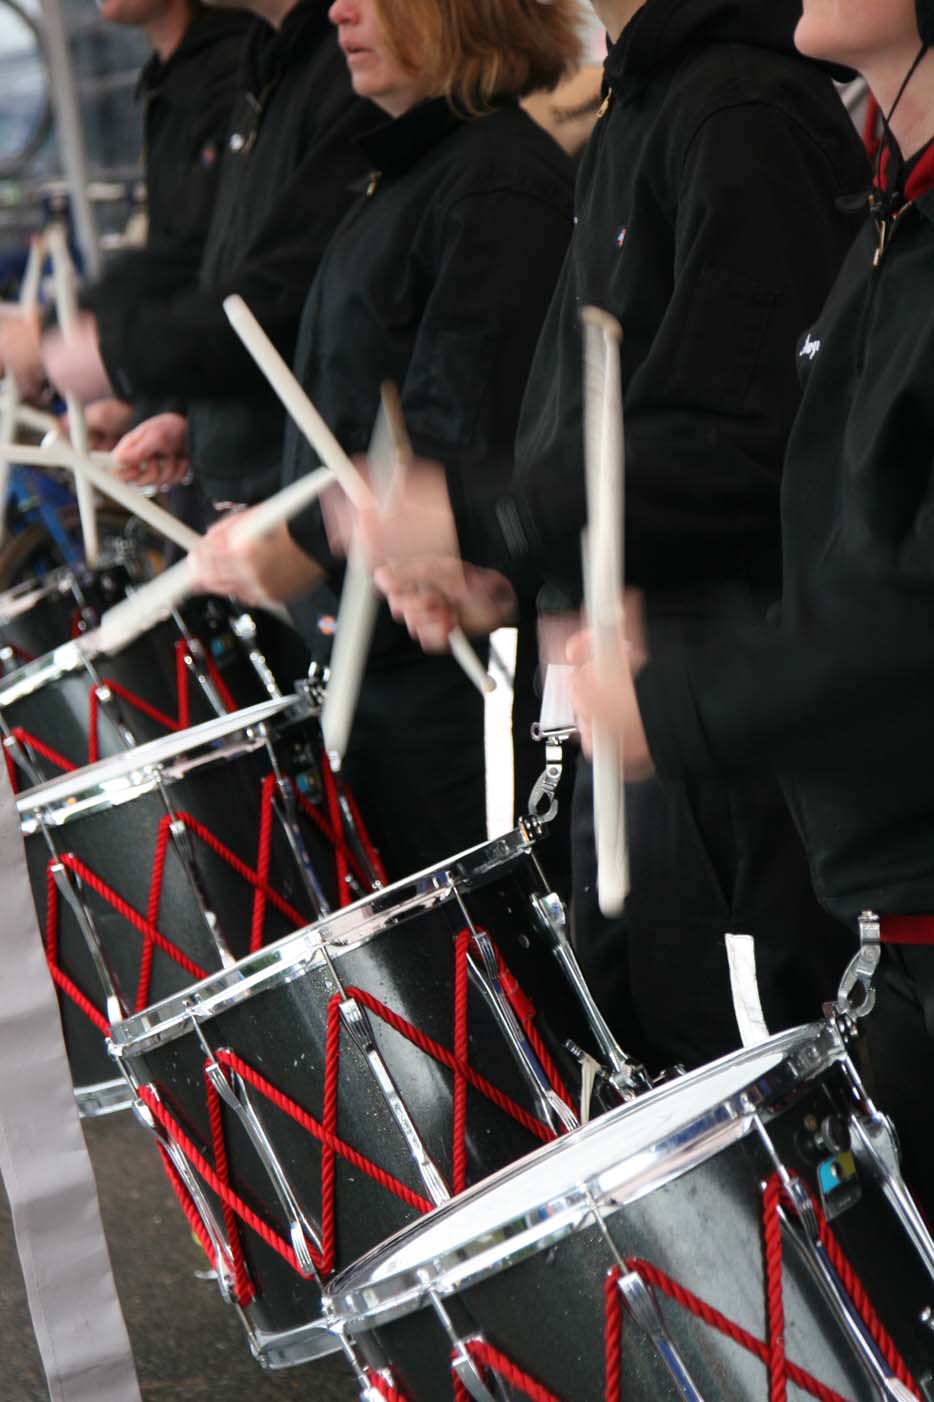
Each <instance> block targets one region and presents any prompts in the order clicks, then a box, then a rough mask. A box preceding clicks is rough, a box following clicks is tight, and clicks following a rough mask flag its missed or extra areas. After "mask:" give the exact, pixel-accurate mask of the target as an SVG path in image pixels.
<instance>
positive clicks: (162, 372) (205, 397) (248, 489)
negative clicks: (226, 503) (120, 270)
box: [99, 0, 373, 501]
mask: <svg viewBox="0 0 934 1402" xmlns="http://www.w3.org/2000/svg"><path fill="white" fill-rule="evenodd" d="M327 11H328V5H327V3H326V0H299V3H298V4H297V5H296V6H295V8H294V9H293V10H291V11H289V13H288V15H287V16H286V18H285V20H284V22H283V24H282V27H281V29H279V30H278V31H274V30H272V29H270V28H269V26H268V25H266V24H265V23H263V22H262V21H257V22H256V23H255V24H254V26H253V28H252V30H251V31H250V35H249V38H248V41H247V46H246V51H245V53H244V59H243V64H244V66H243V70H242V72H241V75H240V94H241V96H240V99H239V101H238V104H237V107H236V110H235V112H234V115H233V120H232V124H231V129H230V130H231V134H230V137H229V140H228V143H227V147H226V149H225V151H224V156H223V161H222V169H221V177H220V185H219V189H218V194H217V199H216V202H215V207H214V215H213V218H212V222H211V227H210V231H209V234H208V239H207V244H206V248H205V252H204V257H203V260H202V264H201V269H200V275H199V278H198V283H197V285H191V286H189V287H188V288H186V289H185V290H183V291H180V292H177V293H176V294H175V295H165V286H164V284H162V285H160V281H159V279H160V277H161V276H162V272H161V269H160V268H159V266H158V264H155V265H151V269H150V277H149V283H148V287H145V288H144V289H143V297H142V298H141V300H140V301H138V302H137V304H136V305H134V306H131V307H127V306H125V305H121V306H119V307H113V308H109V309H107V311H106V312H105V313H104V314H103V315H101V314H100V313H99V326H100V338H101V349H102V353H103V356H104V361H105V364H106V366H107V369H108V372H109V374H110V377H111V380H112V382H113V384H114V386H115V388H116V389H117V391H118V392H119V393H121V394H124V395H128V396H130V397H132V396H135V395H140V394H150V395H167V396H171V395H177V394H179V393H183V394H185V395H186V396H187V401H188V415H189V428H190V433H191V448H192V461H193V464H194V467H195V470H196V472H197V474H198V478H199V481H200V482H201V485H202V486H203V488H204V490H205V491H206V492H207V494H208V495H209V496H214V497H223V498H230V499H234V500H240V501H253V500H257V499H259V498H260V497H262V496H265V495H267V494H268V493H269V491H271V490H272V489H274V488H275V486H276V485H277V484H278V479H279V470H280V464H281V459H282V431H283V422H284V414H283V411H282V410H281V408H280V406H279V404H278V401H277V400H276V399H275V398H274V396H273V395H272V392H271V391H269V390H268V389H267V387H266V385H265V381H264V380H263V379H262V377H261V376H260V374H259V372H258V371H257V370H256V369H255V367H254V365H253V363H252V361H251V360H250V358H249V356H248V355H247V353H246V352H245V351H244V350H243V349H242V347H241V346H240V342H239V341H238V339H237V337H236V336H235V335H234V333H233V331H232V330H231V329H230V327H229V326H228V324H227V319H226V317H225V316H224V312H223V309H222V305H221V304H222V301H223V299H224V297H226V296H227V295H228V294H229V293H231V292H239V293H240V295H241V296H242V297H243V298H244V299H245V300H246V302H247V303H248V305H249V306H250V307H251V308H252V310H253V311H254V313H255V314H256V316H257V317H258V318H259V320H260V322H261V323H262V324H263V326H264V327H265V329H266V330H267V332H268V333H269V334H270V336H272V338H273V340H274V341H275V342H276V344H277V345H278V347H279V349H280V350H281V351H282V353H283V355H285V357H286V358H287V359H291V357H292V352H293V349H294V343H295V336H296V332H297V329H298V321H299V316H300V312H301V306H302V302H303V300H304V297H305V294H306V292H307V290H308V287H309V285H310V283H311V281H312V279H313V277H314V275H315V272H316V270H317V266H318V262H319V260H320V258H321V254H322V252H323V250H324V248H325V246H326V244H327V242H328V239H329V238H330V236H331V234H332V232H333V230H334V228H335V226H336V225H337V223H338V222H339V220H340V218H341V216H342V215H343V213H344V211H345V210H346V208H347V206H348V204H349V202H350V200H351V198H352V196H351V192H350V186H351V185H352V183H353V182H354V180H355V178H359V176H360V175H361V173H362V172H363V171H364V170H365V168H366V165H365V161H364V160H363V157H362V156H361V154H360V153H359V151H358V149H357V148H356V146H355V145H354V144H353V138H354V136H356V135H357V134H358V132H359V131H360V130H362V129H363V128H364V127H366V126H368V125H372V122H373V109H372V108H370V107H369V105H368V104H366V103H363V102H360V101H358V100H357V99H356V98H355V97H354V95H353V91H352V89H351V86H350V80H349V77H348V74H347V68H346V64H345V63H344V59H343V56H342V54H341V52H340V49H339V48H338V46H337V41H336V36H335V34H334V31H333V30H332V28H331V25H330V24H329V22H328V18H327ZM150 292H154V293H155V295H148V294H149V293H150Z"/></svg>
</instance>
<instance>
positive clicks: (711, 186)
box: [458, 0, 868, 598]
mask: <svg viewBox="0 0 934 1402" xmlns="http://www.w3.org/2000/svg"><path fill="white" fill-rule="evenodd" d="M800 8H801V7H800V3H799V0H773V2H772V3H770V4H768V5H762V4H758V3H755V2H754V0H693V2H692V3H691V4H690V5H685V4H682V3H679V0H647V3H646V5H645V6H644V8H643V9H642V10H640V11H639V12H638V13H637V14H636V16H635V18H634V19H633V20H632V21H631V22H630V24H629V25H628V26H627V28H626V29H625V31H624V33H623V34H622V36H621V38H620V39H619V41H618V42H617V43H616V44H615V45H614V47H613V48H612V49H611V51H610V53H609V56H608V58H607V62H606V82H607V104H606V108H605V111H604V114H603V116H602V118H601V119H600V121H599V122H598V124H597V127H596V130H595V132H594V135H593V137H592V139H591V142H590V145H589V147H588V149H587V151H586V152H585V154H584V157H583V161H582V165H581V170H580V175H579V178H578V199H577V228H576V230H575V235H574V240H573V243H572V246H571V250H570V253H569V256H568V260H567V263H566V265H565V268H564V273H563V276H562V279H561V283H560V285H559V287H558V290H557V293H556V296H555V299H554V302H553V304H552V307H551V311H550V313H549V316H548V319H547V322H546V324H545V328H544V331H543V333H542V338H541V342H540V345H539V351H538V354H537V357H536V360H535V363H534V366H533V370H532V375H531V379H530V382H529V388H528V393H527V395H526V398H525V404H524V406H523V412H522V421H521V425H520V429H519V437H518V443H517V465H518V473H517V481H516V484H515V491H514V493H512V494H511V496H510V497H508V498H506V499H504V500H502V501H500V502H499V503H498V504H497V508H496V510H495V511H493V512H491V511H490V509H489V508H490V505H491V503H489V502H484V501H479V502H473V503H472V502H471V501H470V500H467V501H464V502H461V503H459V504H458V507H459V509H458V518H459V526H460V529H461V536H462V546H463V549H464V553H465V556H466V558H468V559H476V560H477V561H478V562H479V563H490V564H499V565H500V567H501V568H505V569H506V570H507V572H509V573H512V574H513V575H514V577H516V576H518V577H521V575H522V572H523V570H524V569H527V568H528V567H529V566H531V567H532V570H533V572H534V573H536V574H537V575H538V576H540V577H545V578H546V579H549V580H550V581H557V582H560V583H561V584H562V586H563V587H564V590H565V591H566V592H567V593H570V594H571V595H572V596H573V597H574V598H576V597H577V596H578V587H579V586H578V575H579V550H580V545H579V538H580V529H581V527H582V526H583V524H584V517H585V499H584V478H583V462H582V457H583V442H582V394H581V334H580V325H579V311H580V307H581V306H582V305H583V304H585V303H588V302H592V303H595V304H596V305H597V306H600V307H603V308H605V309H607V310H609V311H611V312H612V313H613V314H614V315H615V316H616V317H618V319H619V320H620V322H621V324H622V327H623V334H624V341H623V349H622V371H623V381H624V390H625V410H626V473H627V485H626V495H627V543H626V559H627V573H628V576H629V579H630V582H631V583H633V584H635V585H639V586H641V587H643V588H645V589H648V590H651V591H653V592H654V593H658V592H662V593H670V594H675V595H682V596H683V595H684V594H685V593H686V592H687V593H689V594H691V595H692V596H694V595H696V593H697V591H698V590H700V589H703V588H704V587H705V586H709V587H710V588H712V589H716V588H717V587H718V585H719V584H720V583H721V582H722V581H737V580H739V581H746V582H748V583H749V584H751V585H752V586H754V588H755V589H756V590H759V591H764V592H765V593H770V592H771V593H772V594H773V596H774V594H775V593H777V590H778V583H779V556H780V547H779V531H778V496H779V483H780V475H781V464H782V455H783V452H784V447H785V441H786V438H787V434H788V431H789V428H790V425H791V421H792V417H793V415H794V411H795V408H796V406H797V403H798V397H799V391H798V386H797V383H796V378H795V367H794V346H795V343H796V341H797V338H798V336H799V334H800V332H801V330H802V329H803V327H805V326H806V325H807V324H808V323H809V321H811V320H812V319H813V317H814V316H815V315H816V313H817V311H818V310H819V308H820V305H821V302H822V301H823V298H824V297H825V296H826V293H827V291H828V289H829V287H830V285H831V282H832V280H833V277H834V275H835V274H836V272H837V270H838V268H839V266H840V263H841V261H842V259H843V256H844V253H845V251H846V248H847V247H848V245H849V243H850V242H851V241H852V239H853V237H854V235H855V231H856V229H855V224H854V221H853V220H852V218H847V217H846V216H844V215H843V214H841V213H840V212H839V210H838V209H837V207H836V204H835V199H836V197H837V196H840V195H846V194H853V193H854V191H857V192H858V191H859V190H861V189H864V188H865V185H866V181H867V178H868V176H867V172H866V168H865V158H864V155H863V152H862V150H861V147H860V145H859V142H858V139H857V136H856V133H855V132H854V130H853V126H852V123H851V122H850V120H849V118H848V117H847V115H846V113H845V111H844V109H843V107H842V104H841V103H840V101H839V99H838V97H837V94H836V92H835V91H834V89H833V86H832V84H831V81H830V78H829V76H828V75H827V74H825V73H824V72H823V71H821V70H820V69H819V68H818V67H816V66H815V65H813V64H811V63H808V62H806V61H804V60H803V59H801V58H800V57H798V56H797V55H796V54H795V52H794V50H793V43H792V36H793V31H794V26H795V22H796V19H797V18H798V17H799V16H800ZM491 520H492V521H493V522H495V524H496V527H497V531H496V533H495V536H494V537H492V538H491V533H490V529H489V527H490V522H491ZM496 537H498V538H496Z"/></svg>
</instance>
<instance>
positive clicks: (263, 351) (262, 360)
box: [224, 296, 491, 693]
mask: <svg viewBox="0 0 934 1402" xmlns="http://www.w3.org/2000/svg"><path fill="white" fill-rule="evenodd" d="M224 311H225V312H226V313H227V318H228V320H229V322H230V324H231V326H232V327H233V329H234V331H236V333H237V335H238V336H239V337H240V340H241V341H242V342H243V344H244V346H245V347H246V349H247V350H248V351H249V352H250V355H251V356H252V357H253V359H254V360H255V361H256V364H257V366H258V367H259V369H260V370H261V371H262V372H263V374H264V375H265V377H266V379H267V380H268V381H269V384H270V386H271V387H272V389H273V390H274V391H275V393H276V394H277V395H278V397H279V399H280V400H281V402H282V404H283V405H284V406H285V408H286V409H287V410H288V412H289V414H290V415H291V417H292V418H293V419H294V421H295V423H296V425H297V426H298V428H299V430H300V431H301V433H302V434H303V435H304V437H305V438H307V440H308V442H309V443H310V444H311V446H312V447H313V448H314V450H315V452H316V453H317V454H318V456H319V458H320V459H321V461H322V462H323V463H324V465H325V467H329V468H330V469H331V471H332V472H333V473H334V476H335V478H336V479H337V481H338V483H339V484H340V486H341V487H342V488H343V490H344V491H345V492H346V493H347V496H348V497H349V498H350V500H351V502H352V503H353V505H354V506H355V507H356V508H357V510H358V511H362V510H366V509H368V508H369V509H378V503H377V502H376V501H375V500H374V498H373V493H372V492H371V491H370V488H369V486H368V485H367V483H366V481H365V480H364V479H363V477H362V476H361V475H360V473H359V472H358V471H357V469H356V468H355V467H354V465H353V463H352V462H351V461H350V458H349V457H348V456H347V454H346V453H345V452H344V450H343V448H342V447H341V445H340V444H339V443H338V441H337V439H336V438H335V437H334V434H333V433H332V432H331V430H330V429H329V428H328V426H327V424H326V423H325V422H324V419H322V417H321V415H320V414H319V413H318V411H317V409H316V408H315V406H314V405H313V404H312V402H311V400H310V399H309V398H308V396H307V394H306V393H305V391H304V390H303V389H302V387H301V385H300V384H299V382H298V380H297V379H296V378H295V376H294V375H293V374H292V371H291V370H290V369H289V367H288V366H287V365H286V363H285V361H284V360H283V359H282V356H281V355H280V354H279V352H278V351H277V350H276V348H275V346H274V345H273V343H272V341H270V339H269V337H268V336H267V335H266V332H265V331H264V330H263V328H262V327H261V326H260V324H259V322H258V321H257V320H256V317H255V316H254V315H253V313H252V312H251V311H250V309H249V307H248V306H247V304H246V303H245V302H244V300H243V298H242V297H238V296H232V297H227V298H225V299H224ZM461 639H462V640H461ZM461 639H458V640H456V641H454V642H452V646H451V652H452V654H453V656H454V657H455V659H456V660H457V662H458V663H459V664H460V666H461V668H462V669H463V671H464V673H465V675H466V676H467V677H469V679H470V681H472V682H473V684H474V686H476V687H477V689H478V690H479V691H481V692H483V693H486V692H487V691H488V690H489V689H490V685H491V680H490V678H488V677H487V675H486V672H485V671H484V668H483V664H482V663H481V661H480V659H479V657H478V656H477V654H476V653H475V652H474V650H473V648H472V647H471V646H470V644H469V642H468V641H467V639H466V638H465V637H463V634H461ZM481 678H482V679H483V680H481Z"/></svg>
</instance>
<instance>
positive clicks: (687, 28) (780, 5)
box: [605, 0, 854, 98]
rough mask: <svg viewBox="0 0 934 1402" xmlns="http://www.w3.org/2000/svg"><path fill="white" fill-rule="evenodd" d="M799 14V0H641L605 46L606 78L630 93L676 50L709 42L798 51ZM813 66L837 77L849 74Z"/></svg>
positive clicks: (626, 94) (619, 93) (677, 53)
mask: <svg viewBox="0 0 934 1402" xmlns="http://www.w3.org/2000/svg"><path fill="white" fill-rule="evenodd" d="M800 18H801V0H768V3H766V4H762V3H758V4H757V3H754V2H753V0H645V4H644V5H643V6H642V8H641V9H639V10H637V11H636V13H635V14H634V15H633V17H632V19H631V20H630V21H629V23H628V24H627V25H626V28H625V29H624V30H623V32H622V34H621V35H620V36H619V39H618V40H617V41H616V43H615V44H613V45H612V46H611V47H610V50H609V54H608V56H607V60H606V65H605V67H606V76H607V81H608V82H609V85H610V87H611V88H613V90H614V92H615V94H616V96H617V97H618V98H626V97H634V96H636V95H637V94H638V93H639V92H641V91H642V90H643V89H644V88H645V87H646V86H647V85H648V83H650V82H651V81H652V79H653V78H654V77H655V76H656V74H657V73H660V72H661V71H662V70H664V69H665V68H667V67H669V66H670V65H671V64H672V63H674V62H677V61H678V59H679V58H680V57H681V55H682V54H684V53H686V52H687V51H689V50H691V49H695V48H699V47H701V46H702V45H705V44H709V43H726V44H731V43H732V44H747V45H749V46H750V47H752V48H758V49H766V50H770V51H771V52H773V53H783V54H788V55H795V56H798V51H797V49H796V48H795V43H794V34H795V29H796V27H797V24H798V21H799V20H800ZM802 61H803V60H802ZM818 66H819V67H822V68H826V69H827V70H828V71H829V72H830V73H831V74H832V76H833V77H835V78H838V79H841V80H846V79H848V78H852V77H853V76H854V75H853V74H852V73H850V72H849V70H845V69H841V68H839V67H834V66H832V65H825V64H820V65H818Z"/></svg>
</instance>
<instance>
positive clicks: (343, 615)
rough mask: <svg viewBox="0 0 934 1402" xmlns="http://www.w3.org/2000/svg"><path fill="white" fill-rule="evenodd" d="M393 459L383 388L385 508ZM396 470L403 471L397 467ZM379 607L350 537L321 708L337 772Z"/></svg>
mask: <svg viewBox="0 0 934 1402" xmlns="http://www.w3.org/2000/svg"><path fill="white" fill-rule="evenodd" d="M393 457H394V454H393V444H392V438H391V435H390V431H389V420H388V416H387V413H386V393H385V388H384V391H383V394H382V397H381V403H380V407H379V412H378V414H377V415H376V423H375V425H374V427H373V436H372V437H371V439H370V447H369V451H368V453H367V459H368V461H369V464H370V471H371V473H372V475H373V482H374V485H375V488H376V491H377V493H378V494H379V496H380V499H381V502H382V504H383V505H384V506H385V505H386V502H387V499H388V497H389V494H390V492H391V491H392V483H393V477H394V475H395V474H394V462H393ZM399 470H400V471H401V470H402V467H401V465H400V469H399ZM379 604H380V598H379V594H378V593H377V591H376V589H375V588H374V585H373V580H372V576H371V574H370V570H369V568H368V567H367V563H366V560H365V559H364V556H363V550H362V548H361V546H360V544H359V541H358V540H357V537H356V535H354V538H353V540H352V541H351V543H350V549H349V550H348V552H347V568H346V570H345V571H344V585H343V588H342V589H341V602H340V609H339V611H338V615H337V629H336V632H335V636H334V649H333V651H332V653H331V668H330V678H329V680H328V688H327V692H326V694H325V698H324V705H323V706H322V708H321V734H322V737H323V739H324V748H325V750H326V751H327V754H328V758H329V759H330V761H331V764H332V766H333V768H335V769H339V768H340V767H341V765H342V764H343V761H344V756H345V755H346V753H347V746H348V744H349V743H350V732H351V729H352V727H353V718H354V715H355V714H356V710H357V702H358V701H359V699H360V688H361V686H362V685H363V673H364V671H365V669H366V659H367V656H368V655H369V651H370V644H371V643H372V641H373V630H374V628H375V627H376V619H377V617H378V615H379Z"/></svg>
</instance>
